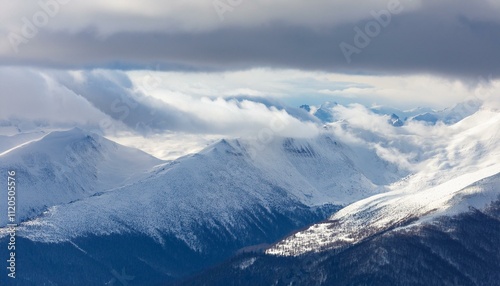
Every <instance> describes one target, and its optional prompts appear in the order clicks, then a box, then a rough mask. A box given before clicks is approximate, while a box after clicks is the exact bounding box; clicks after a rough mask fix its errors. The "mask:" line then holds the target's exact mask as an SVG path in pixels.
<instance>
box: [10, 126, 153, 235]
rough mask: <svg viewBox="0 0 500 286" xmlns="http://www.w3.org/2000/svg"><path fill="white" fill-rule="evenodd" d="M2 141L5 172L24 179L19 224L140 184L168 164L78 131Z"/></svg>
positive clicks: (20, 182) (39, 133)
mask: <svg viewBox="0 0 500 286" xmlns="http://www.w3.org/2000/svg"><path fill="white" fill-rule="evenodd" d="M33 138H34V139H33ZM2 139H7V140H2V142H3V144H2V145H3V146H8V147H6V148H4V149H7V148H9V149H7V150H6V151H3V152H2V153H1V154H0V159H1V161H0V171H1V172H2V173H4V174H6V173H7V172H8V171H9V170H14V171H16V173H17V177H18V178H19V182H18V192H17V201H18V204H17V209H16V216H17V219H18V221H24V220H26V219H29V218H32V217H35V216H37V215H40V214H41V213H42V212H43V211H45V210H47V208H49V207H51V206H55V205H59V204H66V203H69V202H72V201H76V200H80V199H83V198H87V197H90V196H92V195H94V194H96V193H99V192H104V191H107V190H110V189H113V188H117V187H121V186H123V185H126V184H128V183H131V182H135V181H137V179H139V178H141V177H142V176H144V174H145V173H146V172H147V171H149V170H151V169H152V168H153V167H154V166H156V165H158V164H160V163H163V161H161V160H158V159H156V158H154V157H152V156H150V155H148V154H146V153H144V152H142V151H139V150H136V149H132V148H129V147H125V146H121V145H119V144H116V143H114V142H112V141H109V140H107V139H105V138H103V137H101V136H98V135H95V134H92V133H88V132H86V131H83V130H82V129H79V128H74V129H72V130H69V131H53V132H50V133H48V134H44V133H41V132H35V133H26V134H24V133H21V134H19V135H12V136H8V137H7V138H2ZM9 139H10V140H9ZM16 144H17V145H16ZM14 145H15V146H14ZM13 146H14V147H13ZM6 204H7V201H6V200H2V201H0V206H1V207H2V208H6ZM6 223H7V218H6V217H5V216H3V217H0V225H1V226H5V224H6Z"/></svg>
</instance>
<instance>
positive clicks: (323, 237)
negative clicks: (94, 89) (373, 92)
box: [0, 106, 500, 285]
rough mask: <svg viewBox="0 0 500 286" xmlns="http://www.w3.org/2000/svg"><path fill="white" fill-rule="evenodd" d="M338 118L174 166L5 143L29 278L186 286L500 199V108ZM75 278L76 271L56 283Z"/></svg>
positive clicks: (101, 146)
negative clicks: (211, 271) (257, 252)
mask: <svg viewBox="0 0 500 286" xmlns="http://www.w3.org/2000/svg"><path fill="white" fill-rule="evenodd" d="M325 108H326V107H325ZM335 108H336V109H338V110H337V113H339V112H341V114H343V115H350V116H351V117H350V118H348V119H346V120H339V121H334V122H331V123H326V124H324V125H323V126H322V130H321V132H320V134H319V135H317V136H314V137H308V138H282V137H279V136H274V137H272V138H271V139H270V140H266V141H265V142H263V141H262V140H259V139H256V138H254V139H251V138H238V139H225V140H219V141H217V142H216V143H214V144H212V145H210V146H208V147H207V148H205V149H204V150H203V151H201V152H199V153H196V154H193V155H188V156H184V157H181V158H179V159H177V160H174V161H169V162H165V161H160V160H158V159H155V158H153V157H151V156H149V155H147V154H145V153H143V152H141V151H138V150H136V149H132V148H128V147H124V146H121V145H118V144H116V143H114V142H112V141H110V140H107V139H105V138H102V137H100V136H98V135H96V134H93V133H89V132H86V131H83V130H81V129H72V130H68V131H55V132H50V133H49V132H48V133H44V134H41V136H40V134H39V135H37V136H40V138H36V137H33V138H32V137H29V136H27V137H19V138H18V139H19V140H18V141H16V140H17V139H16V140H14V139H13V140H12V142H14V141H15V142H14V143H9V142H7V143H5V144H4V145H5V146H8V148H9V149H7V150H6V151H3V153H2V154H1V155H0V158H1V161H0V169H1V170H2V172H4V173H5V172H6V171H7V170H9V169H15V170H16V172H17V173H18V176H17V177H18V181H19V191H18V194H19V197H18V199H17V203H18V208H19V211H18V217H20V218H22V220H23V222H22V223H21V224H20V226H19V228H18V230H17V237H18V241H19V245H20V246H21V245H22V247H19V256H20V257H22V260H23V261H28V262H25V264H24V265H23V267H24V269H26V270H25V271H26V272H27V273H30V275H31V276H29V277H28V276H25V277H24V278H22V279H27V280H26V281H29V280H30V279H31V280H32V279H35V280H38V281H50V282H52V283H55V284H65V285H66V284H67V285H71V284H78V281H82V280H84V281H90V283H94V284H104V283H110V281H113V279H115V278H116V277H114V274H113V273H114V272H116V269H122V268H128V269H132V270H129V274H131V275H133V276H134V277H136V278H137V280H136V281H135V282H134V284H158V283H167V282H173V281H176V280H178V279H179V278H180V277H185V276H186V275H189V274H192V273H193V272H195V271H199V270H202V269H205V268H206V267H208V266H211V265H214V264H216V263H219V262H221V261H223V260H225V259H227V258H228V257H230V256H231V255H234V254H235V253H236V252H238V251H240V252H245V251H248V250H249V249H262V248H267V247H268V246H269V244H271V243H274V242H276V241H277V240H278V239H281V238H283V237H284V236H286V235H288V234H290V233H291V232H294V231H297V230H298V229H304V230H303V231H299V232H297V233H295V234H294V235H291V236H289V237H288V238H286V239H284V240H282V241H280V242H279V243H277V244H275V245H274V246H272V247H271V248H267V251H266V253H267V254H266V255H265V256H263V257H266V258H265V259H268V258H269V257H271V259H274V258H277V259H285V258H286V257H289V256H295V255H299V254H300V255H301V256H299V257H298V258H297V259H299V260H300V259H301V258H300V257H302V255H306V256H307V255H312V254H318V253H328V255H330V254H331V253H337V252H338V251H343V250H345V249H348V248H351V247H356V246H357V245H359V244H362V243H364V242H365V241H367V240H369V239H371V238H372V237H374V236H378V235H383V234H386V233H393V231H396V230H397V231H402V230H405V229H409V230H412V231H413V230H415V229H417V228H419V227H424V226H425V225H429V224H432V223H434V222H436V221H438V220H440V219H442V218H443V217H450V216H452V215H462V214H464V213H466V211H467V210H468V209H469V207H474V208H477V209H479V210H481V211H485V212H486V209H487V208H488V205H489V204H490V203H491V202H492V201H495V200H496V199H497V196H498V193H499V190H498V188H497V186H498V184H497V183H498V175H497V174H498V173H499V172H500V169H499V168H500V167H499V166H500V165H499V163H498V162H500V144H499V140H500V138H499V133H498V130H499V128H498V127H499V126H500V114H499V113H498V112H497V111H493V110H488V109H485V108H481V109H480V110H479V111H477V112H475V113H473V114H472V115H470V116H468V117H466V118H465V119H463V120H461V121H459V122H458V123H455V124H449V125H444V124H438V125H436V126H431V125H428V124H422V123H419V122H413V123H412V124H405V125H404V126H399V127H396V126H394V124H390V123H388V120H387V119H388V118H389V117H388V116H380V115H376V114H373V112H369V111H366V108H357V107H354V108H353V109H348V108H346V107H340V106H337V107H335ZM342 108H343V109H342ZM356 108H357V109H356ZM311 111H312V109H311ZM18 136H21V135H18ZM33 136H34V135H33ZM16 144H18V145H16ZM12 146H14V147H12ZM5 148H7V147H5ZM28 186H29V188H28ZM343 206H346V207H345V208H344V209H342V210H340V211H338V212H336V211H337V210H338V209H339V208H340V207H343ZM332 213H333V215H332ZM325 219H327V220H325ZM322 220H325V221H324V222H322V223H319V224H313V223H317V222H319V221H322ZM311 224H313V225H312V226H310V227H308V228H304V227H307V226H308V225H311ZM7 235H8V230H7V229H6V228H2V229H0V243H3V242H5V241H6V239H8V236H7ZM398 235H399V232H398ZM4 251H5V249H0V254H1V255H3V252H4ZM61 257H62V258H63V259H62V258H61ZM259 257H260V256H259ZM261 258H262V257H260V258H259V259H261ZM238 259H239V258H238ZM265 259H263V261H264V260H265ZM247 262H248V261H247ZM313 262H314V261H313ZM66 263H70V264H71V265H75V266H77V267H75V268H74V271H70V270H68V269H67V267H65V266H64V265H65V264H66ZM315 263H316V262H315ZM247 264H248V265H247ZM244 265H247V266H245V267H242V271H243V270H245V269H250V270H251V269H254V268H252V263H246V264H244ZM262 265H265V266H266V267H268V268H271V267H270V266H269V265H267V264H266V263H264V264H262ZM231 267H233V266H231ZM63 268H64V269H66V270H67V271H70V272H71V273H70V275H69V274H68V273H65V275H60V274H59V275H57V273H54V269H63ZM261 270H262V269H261ZM264 272H265V271H264ZM242 273H244V271H243V272H242ZM316 274H317V273H316ZM4 276H5V275H4Z"/></svg>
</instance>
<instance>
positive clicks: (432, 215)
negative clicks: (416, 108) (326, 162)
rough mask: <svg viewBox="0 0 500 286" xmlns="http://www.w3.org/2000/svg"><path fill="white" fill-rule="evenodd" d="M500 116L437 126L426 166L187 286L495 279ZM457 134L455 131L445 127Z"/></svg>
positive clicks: (499, 268)
mask: <svg viewBox="0 0 500 286" xmlns="http://www.w3.org/2000/svg"><path fill="white" fill-rule="evenodd" d="M499 127H500V114H499V113H498V112H495V111H491V110H481V111H479V112H476V113H475V114H473V115H472V116H469V117H467V118H466V119H464V120H462V121H460V122H459V123H457V124H454V125H450V126H442V127H441V128H440V133H441V136H443V134H447V136H446V139H447V144H442V145H441V144H440V142H439V141H436V142H434V146H435V150H433V152H432V156H429V157H425V156H422V158H421V160H420V163H419V164H417V165H421V166H422V168H419V171H418V172H416V173H415V174H413V175H411V176H408V177H406V178H404V179H402V180H401V181H399V182H397V183H394V184H392V185H390V186H389V188H390V189H391V191H390V192H386V193H382V194H378V195H374V196H372V197H369V198H366V199H363V200H360V201H358V202H355V203H353V204H351V205H349V206H347V207H345V208H343V209H341V210H340V211H338V212H337V213H335V214H333V215H332V216H331V217H330V218H329V219H327V220H325V221H323V222H321V223H318V224H314V225H312V226H310V227H309V228H306V229H304V230H302V231H299V232H297V233H295V234H293V235H291V236H289V237H287V238H286V239H284V240H282V241H280V242H278V243H276V244H275V245H273V246H272V247H270V248H268V249H267V250H266V251H265V253H262V254H255V253H253V254H243V255H240V256H236V257H235V258H233V259H232V260H230V261H228V262H227V263H225V264H223V265H220V266H218V267H216V268H215V269H212V270H209V271H207V272H205V273H203V274H201V275H200V276H197V277H194V278H192V279H190V280H188V281H187V282H186V283H185V285H196V284H199V283H201V281H203V283H204V284H205V285H219V284H220V283H227V284H234V285H250V284H251V283H248V282H246V281H247V280H246V279H247V277H254V280H252V283H256V284H259V285H271V284H273V285H290V284H292V285H295V284H297V285H396V284H397V285H422V284H425V285H496V284H498V279H499V278H500V276H499V273H500V249H499V248H498V243H499V241H500V133H499V131H498V130H499ZM448 132H451V133H448Z"/></svg>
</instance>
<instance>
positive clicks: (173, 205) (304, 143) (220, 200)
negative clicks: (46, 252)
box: [19, 135, 390, 249]
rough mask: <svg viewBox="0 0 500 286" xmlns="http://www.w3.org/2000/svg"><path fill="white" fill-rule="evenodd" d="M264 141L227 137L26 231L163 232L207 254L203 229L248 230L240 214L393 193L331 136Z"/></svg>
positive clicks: (383, 165) (60, 234) (50, 235)
mask: <svg viewBox="0 0 500 286" xmlns="http://www.w3.org/2000/svg"><path fill="white" fill-rule="evenodd" d="M257 143H258V142H254V141H252V140H241V139H240V140H221V141H219V142H217V143H216V144H213V145H211V146H209V147H208V148H207V149H205V150H204V151H202V152H200V153H199V154H196V155H193V156H187V157H184V158H181V159H179V160H176V161H173V162H170V163H167V164H164V165H162V166H159V167H157V169H156V170H155V171H153V172H150V173H149V174H148V175H147V176H146V177H144V178H143V179H141V180H138V181H136V182H135V183H133V184H130V185H128V186H124V187H122V188H119V189H115V190H112V191H108V192H106V193H104V194H101V195H98V196H92V197H89V198H86V199H82V200H80V201H77V202H74V203H71V204H66V205H59V206H54V207H51V208H49V210H48V211H47V212H46V213H45V214H44V215H43V216H41V217H39V218H37V219H36V220H32V221H30V222H26V223H24V224H23V225H22V227H21V228H20V231H19V234H20V235H22V236H26V237H29V238H30V239H33V240H40V241H66V240H69V239H73V238H75V237H79V236H86V235H88V234H94V235H108V234H111V233H116V234H119V233H129V232H139V233H143V234H146V235H148V236H150V237H155V238H157V239H158V240H159V241H161V236H162V234H165V233H169V234H174V235H175V236H176V237H177V238H179V239H181V240H182V241H184V242H185V243H186V244H188V245H189V246H190V247H192V248H193V249H203V239H204V238H203V237H200V236H199V234H197V231H196V230H197V229H198V228H199V227H200V226H201V225H204V226H205V227H209V228H217V229H220V230H221V231H224V232H228V233H232V232H239V231H243V229H241V228H245V225H246V222H245V217H244V216H242V214H241V211H245V212H248V211H249V212H250V213H252V215H254V216H256V217H259V216H260V215H259V214H258V212H260V211H261V209H264V210H267V211H271V210H276V209H278V210H279V209H282V210H287V211H291V210H293V209H294V208H295V207H296V206H299V205H305V206H310V207H314V206H322V205H325V204H333V205H339V204H347V203H351V202H354V201H357V200H359V199H362V198H365V197H368V196H370V195H373V194H376V193H379V192H381V191H385V190H386V189H385V188H383V187H381V186H378V185H376V184H374V183H373V182H372V181H370V179H368V178H367V177H366V176H365V175H364V173H363V168H362V167H358V166H357V164H356V161H353V160H350V159H349V156H352V154H353V150H351V149H350V148H349V147H347V146H344V145H343V144H342V143H340V142H337V141H335V140H334V139H333V138H332V137H331V136H329V135H323V136H320V137H318V138H313V139H290V138H277V139H276V140H274V141H273V142H271V143H270V144H267V145H265V147H262V148H261V149H258V152H257V153H254V152H256V151H255V150H257V149H255V148H256V147H255V146H256V144H257ZM366 153H367V154H368V153H369V151H367V152H366ZM371 156H373V157H375V156H376V155H375V154H371ZM374 165H375V166H376V167H378V170H379V172H380V173H384V172H389V171H390V169H388V168H389V167H390V164H388V163H387V162H385V161H383V160H379V161H378V163H377V162H375V163H374ZM372 175H373V174H369V176H372ZM381 177H384V176H381ZM384 183H388V182H384ZM96 209H98V210H100V211H98V212H96ZM254 212H255V213H254Z"/></svg>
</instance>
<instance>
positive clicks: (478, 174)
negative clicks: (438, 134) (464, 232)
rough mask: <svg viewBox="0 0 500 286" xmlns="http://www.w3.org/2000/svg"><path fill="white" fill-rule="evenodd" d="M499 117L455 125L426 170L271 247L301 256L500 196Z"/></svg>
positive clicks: (484, 114)
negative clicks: (388, 190) (451, 134)
mask: <svg viewBox="0 0 500 286" xmlns="http://www.w3.org/2000/svg"><path fill="white" fill-rule="evenodd" d="M499 127H500V116H499V115H498V114H496V113H491V112H481V113H477V114H475V115H473V116H471V117H469V118H467V119H465V120H464V121H462V122H460V123H458V124H456V125H454V126H452V127H451V128H452V129H454V130H456V131H459V132H456V133H455V134H454V135H453V136H450V137H448V141H447V144H446V145H444V146H442V148H441V149H439V148H437V150H436V151H435V152H434V155H433V156H432V157H430V158H428V159H427V160H424V161H423V162H422V163H421V164H422V165H424V166H425V168H423V169H422V170H421V171H419V172H417V173H415V174H413V175H412V176H409V177H408V178H405V179H404V180H402V181H400V182H397V183H395V184H393V185H392V186H390V188H391V189H392V190H391V191H390V192H387V193H383V194H379V195H374V196H372V197H369V198H366V199H364V200H360V201H358V202H356V203H353V204H351V205H349V206H347V207H345V208H344V209H342V210H340V211H339V212H337V213H335V214H334V215H333V216H331V217H330V218H329V220H328V221H327V222H324V223H320V224H316V225H313V226H311V227H309V228H308V229H306V230H304V231H300V232H298V233H296V234H294V235H292V236H290V237H288V238H286V239H284V240H283V241H281V242H279V243H277V244H276V245H274V246H273V247H272V248H270V249H268V250H267V251H266V253H267V254H271V255H278V256H297V255H301V254H305V253H308V252H320V251H325V250H334V249H337V250H338V251H341V250H342V249H344V247H346V246H350V245H353V244H356V243H358V242H361V241H363V240H364V239H366V238H369V237H370V236H372V235H374V234H377V233H382V232H384V231H388V230H389V231H390V230H395V229H396V230H397V229H401V228H411V227H414V226H419V225H421V224H425V223H432V221H434V220H435V219H437V218H439V217H442V216H453V215H457V214H460V213H464V212H467V211H469V210H470V209H471V208H474V209H485V208H487V207H488V206H490V204H491V203H492V202H494V201H496V200H499V199H500V175H499V174H500V133H499V131H498V130H499V129H500V128H499Z"/></svg>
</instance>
